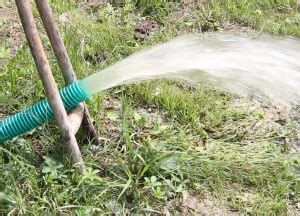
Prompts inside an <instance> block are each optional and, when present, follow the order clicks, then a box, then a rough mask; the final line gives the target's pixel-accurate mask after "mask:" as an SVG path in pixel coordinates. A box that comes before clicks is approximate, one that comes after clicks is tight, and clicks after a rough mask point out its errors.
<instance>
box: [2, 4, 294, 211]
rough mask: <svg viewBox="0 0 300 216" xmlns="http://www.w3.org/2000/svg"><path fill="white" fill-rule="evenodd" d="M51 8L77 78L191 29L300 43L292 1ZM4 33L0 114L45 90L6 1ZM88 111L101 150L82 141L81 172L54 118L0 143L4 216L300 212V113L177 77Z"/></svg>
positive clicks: (121, 93)
mask: <svg viewBox="0 0 300 216" xmlns="http://www.w3.org/2000/svg"><path fill="white" fill-rule="evenodd" d="M51 2H52V7H53V9H54V12H55V15H56V17H57V21H58V23H59V25H60V29H61V32H62V34H63V36H64V40H65V44H66V46H67V49H68V52H69V54H70V57H71V59H72V63H73V65H74V68H75V70H76V72H77V73H78V75H79V77H80V78H83V77H85V76H87V75H89V74H91V73H93V72H94V71H95V70H96V69H102V68H105V67H107V66H108V65H111V64H113V63H115V62H116V61H118V60H120V59H123V58H125V57H127V56H128V55H130V54H131V53H134V52H135V51H137V50H140V49H142V48H144V47H146V46H150V45H152V44H157V43H162V42H164V41H166V40H168V39H169V38H172V37H174V36H176V35H179V34H184V33H186V32H191V31H193V32H203V31H243V32H246V33H250V32H251V34H252V33H253V34H258V33H259V32H267V33H270V34H274V35H292V36H300V28H299V25H300V14H299V9H298V8H297V6H296V5H295V4H294V3H293V2H292V1H285V0H280V1H260V0H247V1H246V0H227V1H221V0H220V1H201V2H200V3H197V2H193V3H190V4H177V3H176V4H175V3H160V1H156V3H151V4H150V3H149V4H145V3H143V2H142V1H141V2H140V1H138V3H137V4H136V5H134V4H116V3H114V4H112V5H107V4H105V3H99V1H95V2H92V3H89V4H81V5H76V4H75V3H66V2H65V1H55V0H52V1H51ZM34 14H35V15H36V14H37V13H36V10H35V13H34ZM0 38H1V43H0V55H1V56H0V58H1V59H0V60H1V62H0V64H1V67H2V69H1V71H0V79H1V85H0V87H1V91H0V118H3V117H5V116H8V115H10V114H14V113H15V112H17V111H19V110H21V109H22V108H24V107H26V106H29V105H31V104H33V103H35V102H36V101H38V100H39V99H40V98H42V97H43V96H44V93H43V90H42V85H41V83H40V81H39V79H38V77H37V73H36V69H35V66H34V64H33V61H32V58H31V55H30V52H29V48H28V46H27V45H26V43H24V40H23V39H22V36H21V32H20V25H19V24H18V17H17V16H16V9H15V7H14V5H13V4H12V3H6V4H3V3H2V4H0ZM41 38H42V40H43V42H44V44H45V49H46V50H47V51H48V54H49V58H50V62H51V64H52V68H53V71H54V72H55V75H56V77H57V79H58V80H59V82H60V84H61V85H63V82H62V77H61V76H60V73H59V68H58V65H57V64H56V62H55V60H54V58H53V54H52V52H51V51H50V46H49V42H48V41H47V40H46V37H45V35H44V33H43V31H42V30H41ZM22 44H23V46H21V45H22ZM158 92H159V93H158ZM88 105H89V107H90V110H91V112H92V116H93V118H94V122H95V124H96V126H97V128H98V129H99V132H100V134H101V145H100V146H98V145H95V144H94V143H93V142H91V141H89V140H87V139H86V138H85V137H86V136H85V134H84V132H83V131H81V132H80V133H79V134H78V135H77V137H78V140H79V143H80V144H81V150H82V153H83V156H84V160H85V161H86V163H87V166H88V169H87V172H86V173H85V174H84V175H79V174H78V173H76V171H75V169H74V167H73V166H72V165H71V163H70V161H69V158H68V157H67V156H66V155H62V152H65V151H64V149H63V147H62V146H61V145H60V139H59V133H58V131H57V129H56V127H55V124H54V122H49V123H47V124H45V125H43V126H41V127H39V128H37V129H35V130H33V131H31V132H29V133H27V134H25V135H23V136H21V137H18V138H17V139H14V140H12V141H9V142H7V145H5V146H2V147H1V148H0V159H1V160H0V211H1V212H2V213H4V214H7V213H9V212H10V213H13V214H18V213H19V214H26V215H31V214H32V215H34V214H66V215H70V214H78V215H91V214H95V215H99V214H100V213H102V214H103V213H107V214H110V213H115V214H126V213H132V214H163V215H170V214H172V215H173V214H180V215H195V214H201V215H242V214H251V215H274V214H278V215H297V214H299V212H298V208H299V206H300V204H299V202H300V197H299V186H300V184H299V180H298V176H297V175H296V173H295V170H297V169H298V167H299V158H298V156H297V154H296V153H297V152H298V145H297V137H298V136H299V133H298V131H299V116H298V117H297V115H298V112H297V111H296V110H294V111H293V115H292V114H291V113H288V112H286V111H285V110H283V109H279V108H277V107H273V106H271V105H269V104H267V102H261V101H257V100H256V99H254V98H240V97H237V96H234V95H231V94H229V93H228V92H224V91H221V90H219V89H216V88H212V87H209V86H205V85H199V86H193V87H191V86H188V85H187V84H185V83H180V82H174V81H159V82H146V83H142V84H136V85H130V86H124V87H119V88H114V89H110V90H109V91H107V92H103V93H100V94H98V95H96V96H94V97H93V98H92V99H91V100H89V101H88ZM297 118H298V120H297Z"/></svg>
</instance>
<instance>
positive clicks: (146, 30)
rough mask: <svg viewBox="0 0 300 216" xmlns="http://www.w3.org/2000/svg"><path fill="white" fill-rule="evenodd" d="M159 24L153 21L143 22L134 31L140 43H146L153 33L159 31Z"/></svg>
mask: <svg viewBox="0 0 300 216" xmlns="http://www.w3.org/2000/svg"><path fill="white" fill-rule="evenodd" d="M158 28H159V24H158V23H157V22H156V21H153V20H141V21H140V22H139V23H138V24H137V27H136V28H135V29H134V36H135V38H136V39H138V40H140V41H145V40H146V39H147V38H148V37H149V36H150V35H151V34H152V33H154V32H155V31H156V30H158Z"/></svg>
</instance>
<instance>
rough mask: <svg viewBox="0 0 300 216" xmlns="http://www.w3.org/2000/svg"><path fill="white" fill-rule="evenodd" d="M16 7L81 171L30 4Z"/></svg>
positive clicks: (64, 136) (19, 0)
mask: <svg viewBox="0 0 300 216" xmlns="http://www.w3.org/2000/svg"><path fill="white" fill-rule="evenodd" d="M16 5H17V8H18V12H19V16H20V19H21V23H22V26H23V29H24V32H25V35H26V39H27V42H28V44H29V47H30V50H31V53H32V56H33V58H34V61H35V64H36V67H37V70H38V72H39V76H40V78H41V80H42V83H43V86H44V89H45V93H46V96H47V98H48V100H49V103H50V106H51V109H52V111H53V113H54V117H55V120H56V122H57V125H58V127H59V129H60V132H61V136H62V139H63V142H64V143H65V144H66V146H67V149H68V150H69V152H70V154H71V156H72V159H73V161H74V162H75V163H77V164H78V165H79V168H80V171H83V170H84V163H83V160H82V156H81V153H80V150H79V148H78V145H77V141H76V138H75V135H74V133H73V131H72V128H71V127H70V123H69V120H68V116H67V113H66V110H65V108H64V105H63V102H62V100H61V98H60V95H59V92H58V88H57V85H56V83H55V80H54V77H53V74H52V72H51V68H50V65H49V62H48V60H47V57H46V54H45V51H44V49H43V46H42V42H41V39H40V37H39V35H38V31H37V28H36V25H35V22H34V18H33V15H32V9H31V6H30V3H29V1H28V0H16Z"/></svg>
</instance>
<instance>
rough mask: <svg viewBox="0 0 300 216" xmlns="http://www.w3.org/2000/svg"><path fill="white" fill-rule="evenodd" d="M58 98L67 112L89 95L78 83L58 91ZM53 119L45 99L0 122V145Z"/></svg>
mask: <svg viewBox="0 0 300 216" xmlns="http://www.w3.org/2000/svg"><path fill="white" fill-rule="evenodd" d="M60 96H61V98H62V101H63V103H64V106H65V108H66V109H67V110H70V109H71V108H73V107H75V106H76V105H77V104H79V103H80V102H82V101H84V100H86V99H88V98H89V97H90V94H89V93H88V92H87V91H86V90H85V89H84V88H83V87H82V86H81V85H80V81H77V82H74V83H72V84H71V85H68V86H66V87H65V88H63V89H61V90H60ZM52 117H53V112H52V110H51V108H50V105H49V102H48V100H47V99H44V100H42V101H40V102H38V103H36V104H35V105H33V106H31V107H29V108H27V109H25V110H23V111H21V112H19V113H17V114H15V115H13V116H10V117H8V118H6V119H4V120H2V121H0V143H2V142H4V141H6V140H8V139H11V138H13V137H16V136H18V135H21V134H23V133H25V132H27V131H30V130H32V129H33V128H35V127H37V126H39V125H42V124H43V123H45V122H46V121H47V120H49V119H51V118H52Z"/></svg>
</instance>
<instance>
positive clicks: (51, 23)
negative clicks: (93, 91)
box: [35, 0, 99, 143]
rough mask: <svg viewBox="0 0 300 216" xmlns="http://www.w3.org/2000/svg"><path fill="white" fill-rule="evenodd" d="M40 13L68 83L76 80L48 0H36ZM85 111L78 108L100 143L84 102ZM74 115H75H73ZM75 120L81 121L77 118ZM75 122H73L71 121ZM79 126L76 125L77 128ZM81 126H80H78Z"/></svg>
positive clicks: (93, 137)
mask: <svg viewBox="0 0 300 216" xmlns="http://www.w3.org/2000/svg"><path fill="white" fill-rule="evenodd" d="M35 2H36V5H37V8H38V11H39V14H40V16H41V18H42V21H43V24H44V27H45V29H46V32H47V35H48V37H49V40H50V43H51V46H52V48H53V50H54V54H55V56H56V59H57V61H58V64H59V66H60V68H61V70H62V73H63V76H64V79H65V82H66V83H67V84H69V83H72V82H74V81H75V80H76V79H77V78H76V74H75V72H74V69H73V66H72V64H71V61H70V58H69V56H68V53H67V50H66V48H65V46H64V43H63V40H62V38H61V36H60V34H59V31H58V28H57V25H56V24H55V20H54V18H53V14H52V10H51V8H50V5H49V3H48V0H35ZM83 106H84V109H83V110H82V112H84V114H83V115H81V114H80V113H79V111H80V110H81V109H77V113H78V115H77V116H78V117H79V116H83V121H82V123H83V126H84V128H85V129H86V131H87V133H88V134H89V136H90V137H91V138H92V139H93V140H94V141H95V142H97V143H99V139H98V134H97V131H96V129H95V127H94V125H93V123H92V121H91V118H90V115H89V112H88V109H87V106H86V104H85V103H84V102H83ZM73 117H74V116H73ZM75 122H81V121H78V120H76V121H75ZM71 123H73V122H71ZM76 127H77V126H75V128H76ZM77 128H79V126H78V127H77Z"/></svg>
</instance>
